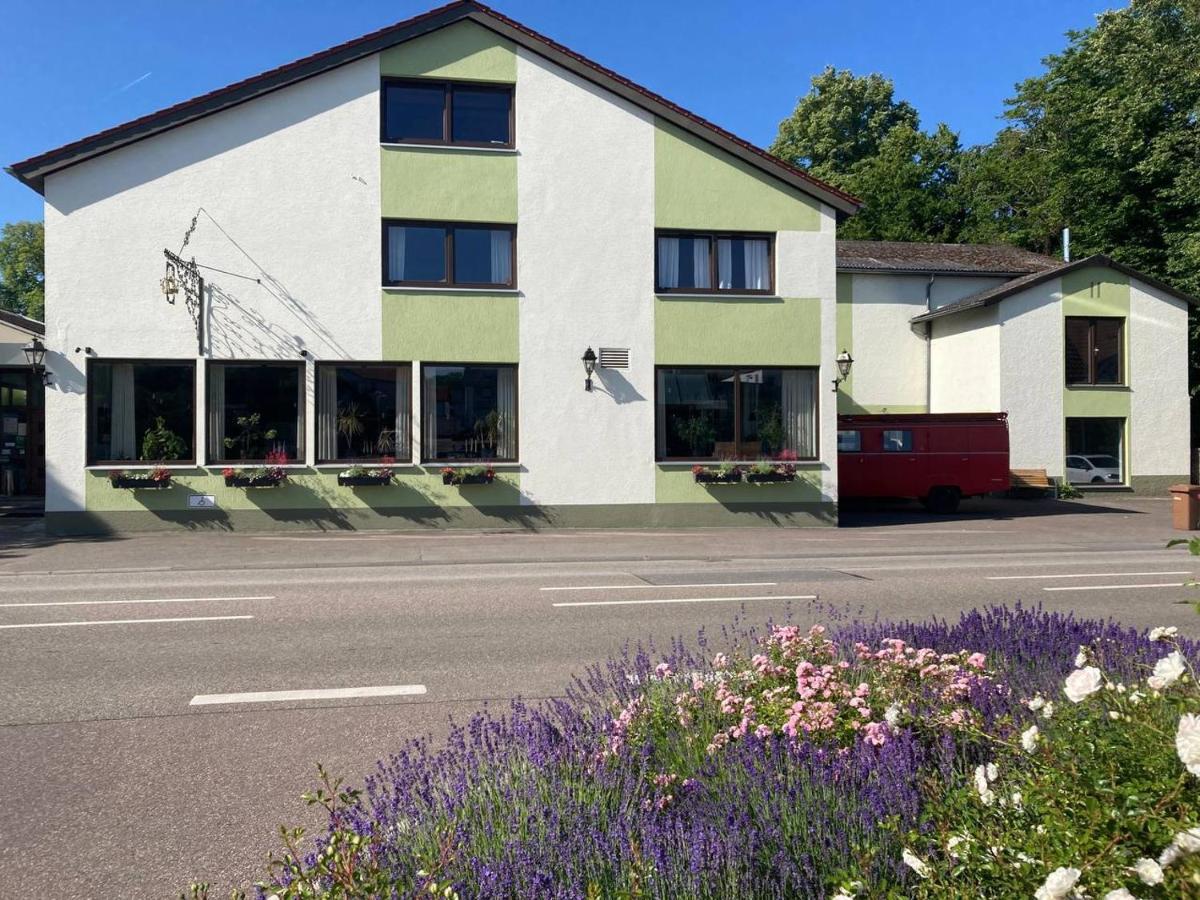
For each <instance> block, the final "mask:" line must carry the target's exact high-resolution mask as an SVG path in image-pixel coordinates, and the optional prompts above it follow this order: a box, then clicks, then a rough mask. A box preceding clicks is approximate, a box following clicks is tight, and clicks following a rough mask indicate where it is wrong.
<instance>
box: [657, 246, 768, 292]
mask: <svg viewBox="0 0 1200 900" xmlns="http://www.w3.org/2000/svg"><path fill="white" fill-rule="evenodd" d="M773 249H774V241H773V240H772V238H771V236H770V235H766V234H715V233H707V232H698V231H678V232H674V231H672V232H668V231H660V232H658V233H657V235H656V241H655V256H656V264H655V272H656V276H655V289H656V290H657V291H659V292H660V293H668V294H669V293H684V294H694V293H702V294H718V293H727V294H769V293H771V292H772V291H773V290H774V289H775V278H774V259H773V256H774V254H773Z"/></svg>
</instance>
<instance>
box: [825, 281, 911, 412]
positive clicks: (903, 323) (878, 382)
mask: <svg viewBox="0 0 1200 900" xmlns="http://www.w3.org/2000/svg"><path fill="white" fill-rule="evenodd" d="M928 282H929V278H928V277H927V276H923V275H922V276H917V275H862V274H856V275H854V281H853V293H852V295H851V296H852V303H853V307H852V311H851V314H850V320H851V328H852V329H853V337H852V341H853V347H854V352H853V355H854V358H855V360H856V362H855V365H854V382H853V393H852V398H853V400H854V402H855V404H857V405H860V406H865V407H869V408H871V409H872V410H873V411H879V410H880V408H882V407H884V406H887V407H914V406H916V407H923V406H924V405H925V401H926V396H925V366H926V356H925V354H926V347H925V337H924V335H923V333H922V332H921V331H920V330H919V329H918V330H916V331H914V330H913V327H912V325H910V324H909V322H910V320H911V319H912V317H913V316H919V315H920V314H921V313H923V312H925V287H926V285H927V284H928ZM834 353H835V355H836V353H837V351H834Z"/></svg>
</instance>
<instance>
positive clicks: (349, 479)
mask: <svg viewBox="0 0 1200 900" xmlns="http://www.w3.org/2000/svg"><path fill="white" fill-rule="evenodd" d="M337 480H338V484H340V485H341V486H342V487H383V486H384V485H388V484H391V483H392V476H391V473H388V474H386V475H384V474H376V475H347V474H345V473H344V472H343V473H341V474H339V475H338V479H337Z"/></svg>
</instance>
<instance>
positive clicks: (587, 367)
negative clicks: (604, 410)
mask: <svg viewBox="0 0 1200 900" xmlns="http://www.w3.org/2000/svg"><path fill="white" fill-rule="evenodd" d="M583 371H584V372H586V373H587V379H586V380H585V381H584V382H583V389H584V390H585V391H590V390H591V389H592V373H594V372H595V371H596V351H595V350H593V349H592V348H591V347H588V348H587V350H585V351H584V352H583Z"/></svg>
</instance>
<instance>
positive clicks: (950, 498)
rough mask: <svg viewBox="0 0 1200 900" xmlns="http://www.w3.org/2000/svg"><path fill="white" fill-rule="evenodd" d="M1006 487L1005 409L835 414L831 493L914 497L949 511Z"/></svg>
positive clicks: (937, 509)
mask: <svg viewBox="0 0 1200 900" xmlns="http://www.w3.org/2000/svg"><path fill="white" fill-rule="evenodd" d="M1008 485H1009V470H1008V414H1007V413H940V414H933V415H930V414H910V415H898V414H887V415H846V416H838V496H839V497H847V498H851V497H896V498H911V499H915V500H920V501H921V503H923V504H924V505H925V506H926V508H928V509H930V510H931V511H933V512H938V513H952V512H954V511H955V510H957V509H958V501H959V500H961V499H962V498H963V497H978V496H981V495H983V494H989V493H991V492H993V491H1003V490H1006V489H1007V488H1008Z"/></svg>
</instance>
